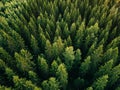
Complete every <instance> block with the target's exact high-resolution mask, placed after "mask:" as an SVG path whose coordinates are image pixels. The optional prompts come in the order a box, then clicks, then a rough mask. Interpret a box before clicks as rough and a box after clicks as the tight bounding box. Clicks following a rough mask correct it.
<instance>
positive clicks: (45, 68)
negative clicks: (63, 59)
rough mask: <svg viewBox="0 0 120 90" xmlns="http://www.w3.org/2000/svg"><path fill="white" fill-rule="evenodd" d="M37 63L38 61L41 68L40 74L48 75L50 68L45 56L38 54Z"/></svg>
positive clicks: (44, 76)
mask: <svg viewBox="0 0 120 90" xmlns="http://www.w3.org/2000/svg"><path fill="white" fill-rule="evenodd" d="M37 63H38V69H39V73H40V76H42V77H43V78H46V77H48V74H49V68H48V64H47V62H46V60H45V59H44V58H43V57H40V56H38V62H37Z"/></svg>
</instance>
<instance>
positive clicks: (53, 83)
mask: <svg viewBox="0 0 120 90" xmlns="http://www.w3.org/2000/svg"><path fill="white" fill-rule="evenodd" d="M42 87H43V90H60V89H59V83H58V82H57V80H56V79H55V78H54V77H51V78H49V80H44V81H43V82H42Z"/></svg>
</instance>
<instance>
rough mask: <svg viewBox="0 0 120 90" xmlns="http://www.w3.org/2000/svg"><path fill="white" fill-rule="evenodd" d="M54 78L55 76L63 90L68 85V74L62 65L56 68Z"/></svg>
mask: <svg viewBox="0 0 120 90" xmlns="http://www.w3.org/2000/svg"><path fill="white" fill-rule="evenodd" d="M56 76H57V80H58V81H59V83H60V87H61V88H63V90H66V88H67V84H68V73H67V71H66V68H65V65H64V64H60V65H59V66H58V69H57V72H56Z"/></svg>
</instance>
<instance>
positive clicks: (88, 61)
mask: <svg viewBox="0 0 120 90" xmlns="http://www.w3.org/2000/svg"><path fill="white" fill-rule="evenodd" d="M90 65H91V57H90V56H88V57H87V58H86V59H85V60H84V62H82V63H81V66H80V71H79V72H80V73H81V74H82V75H83V76H84V75H85V74H86V73H87V72H88V70H89V69H90Z"/></svg>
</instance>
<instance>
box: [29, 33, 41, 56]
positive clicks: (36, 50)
mask: <svg viewBox="0 0 120 90" xmlns="http://www.w3.org/2000/svg"><path fill="white" fill-rule="evenodd" d="M31 48H32V51H33V53H34V54H35V55H37V54H38V53H39V47H38V42H37V40H36V39H35V37H34V36H33V35H31Z"/></svg>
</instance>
